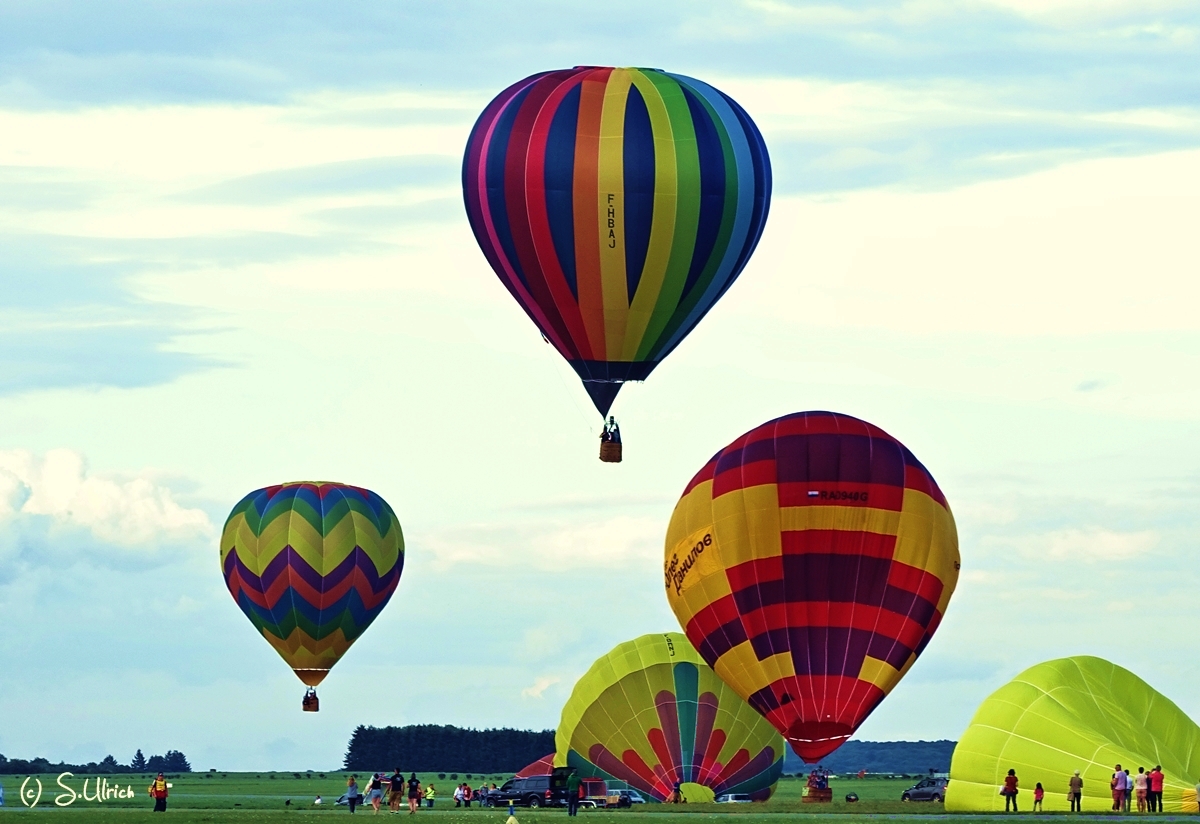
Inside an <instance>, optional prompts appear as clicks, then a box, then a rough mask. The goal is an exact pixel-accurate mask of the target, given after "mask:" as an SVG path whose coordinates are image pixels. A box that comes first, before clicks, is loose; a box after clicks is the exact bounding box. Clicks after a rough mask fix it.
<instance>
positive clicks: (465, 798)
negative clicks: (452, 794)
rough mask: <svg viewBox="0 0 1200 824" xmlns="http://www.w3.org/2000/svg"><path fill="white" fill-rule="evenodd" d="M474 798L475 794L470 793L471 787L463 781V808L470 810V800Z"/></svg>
mask: <svg viewBox="0 0 1200 824" xmlns="http://www.w3.org/2000/svg"><path fill="white" fill-rule="evenodd" d="M474 796H475V793H473V792H471V785H470V784H468V783H467V782H465V781H464V782H463V806H464V807H466V808H467V809H470V808H471V799H472V798H473V797H474Z"/></svg>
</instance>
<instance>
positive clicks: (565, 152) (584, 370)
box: [463, 66, 771, 416]
mask: <svg viewBox="0 0 1200 824" xmlns="http://www.w3.org/2000/svg"><path fill="white" fill-rule="evenodd" d="M463 197H464V200H465V201H466V209H467V217H468V218H469V220H470V223H471V228H472V229H473V230H474V232H475V239H476V240H477V241H478V242H479V246H480V247H481V248H482V250H483V253H484V256H485V257H486V258H487V260H488V263H490V264H491V266H492V269H494V270H495V272H496V274H497V275H498V276H499V278H500V280H501V282H502V283H504V285H505V286H506V287H507V288H508V291H509V292H510V293H511V294H512V296H513V297H514V298H516V300H517V302H518V303H519V304H520V305H521V308H523V309H524V310H525V313H526V314H527V315H529V318H530V319H531V320H532V321H533V322H534V323H535V324H536V325H537V327H538V328H539V329H540V330H541V332H542V335H543V336H544V337H545V338H546V340H548V341H549V342H550V343H551V344H553V345H554V347H555V348H556V349H557V350H558V351H559V353H560V354H561V355H562V356H563V357H564V358H566V359H567V361H568V362H569V363H570V364H571V366H572V367H573V368H574V369H575V371H576V372H577V373H578V374H579V377H580V378H581V379H582V380H583V385H584V387H585V388H586V389H587V392H588V394H589V395H590V396H591V398H592V401H593V402H594V403H595V405H596V409H597V410H598V411H599V412H600V414H601V415H602V416H604V415H607V414H608V412H609V408H610V407H611V406H612V403H613V400H614V399H615V398H616V396H617V392H618V391H619V390H620V389H621V385H622V384H623V383H624V382H625V381H641V380H645V379H646V378H647V377H648V376H649V374H650V372H651V371H653V369H654V367H655V366H657V365H658V363H659V362H660V361H661V360H662V359H663V358H665V357H666V356H667V355H668V354H669V353H670V352H671V350H673V349H674V348H675V347H676V346H678V345H679V342H680V341H681V340H683V338H684V337H685V336H686V335H687V334H688V332H690V331H691V330H692V328H693V327H694V326H695V325H696V324H697V323H699V322H700V319H701V318H702V317H704V315H705V313H706V312H708V310H709V309H711V308H712V306H713V304H714V303H716V302H717V300H718V299H719V298H720V297H721V295H723V294H724V293H725V290H727V289H728V288H729V287H730V285H731V284H732V283H733V281H734V280H735V279H736V278H737V276H738V274H740V273H741V271H742V269H743V268H744V267H745V265H746V262H747V261H748V260H749V258H750V255H751V253H752V252H753V251H754V247H755V245H756V244H757V243H758V239H759V236H760V235H761V234H762V230H763V225H764V224H765V223H766V219H767V209H768V206H769V204H770V199H771V164H770V161H769V159H768V157H767V148H766V145H765V144H764V143H763V139H762V136H761V135H760V134H759V132H758V128H757V127H756V126H755V125H754V122H753V121H752V120H751V119H750V117H749V115H747V114H746V112H745V111H744V110H743V109H742V108H741V107H740V106H739V105H738V104H737V103H735V102H734V101H733V100H732V99H731V98H730V97H728V96H727V95H725V94H724V93H722V92H720V91H718V90H717V89H714V88H713V87H712V86H709V85H707V84H706V83H702V82H700V81H699V80H694V79H692V78H690V77H684V76H682V75H677V74H669V73H667V72H664V71H661V70H658V69H614V68H601V67H595V66H577V67H576V68H574V69H564V70H561V71H551V72H543V73H541V74H535V75H533V76H531V77H527V78H525V79H524V80H522V81H520V82H519V83H515V84H513V85H512V86H509V87H508V88H507V89H505V90H504V91H503V92H501V93H500V95H499V96H497V97H496V98H495V99H494V100H493V101H492V102H491V103H490V104H489V105H488V106H487V108H486V109H484V111H483V114H481V115H480V116H479V120H478V121H476V123H475V128H474V129H473V130H472V132H471V137H470V139H469V140H468V142H467V148H466V153H465V155H464V157H463Z"/></svg>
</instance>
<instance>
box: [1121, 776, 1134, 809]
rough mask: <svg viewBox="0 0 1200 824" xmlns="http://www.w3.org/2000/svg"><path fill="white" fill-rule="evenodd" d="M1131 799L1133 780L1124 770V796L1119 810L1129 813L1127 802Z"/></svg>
mask: <svg viewBox="0 0 1200 824" xmlns="http://www.w3.org/2000/svg"><path fill="white" fill-rule="evenodd" d="M1132 798H1133V779H1132V778H1131V777H1130V775H1129V770H1125V795H1124V796H1123V797H1122V798H1121V802H1122V805H1121V809H1123V810H1124V811H1125V812H1129V802H1130V801H1131V800H1132Z"/></svg>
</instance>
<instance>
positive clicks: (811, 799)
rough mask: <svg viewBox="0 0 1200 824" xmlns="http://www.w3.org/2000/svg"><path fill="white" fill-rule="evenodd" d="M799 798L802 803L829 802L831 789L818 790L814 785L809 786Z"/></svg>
mask: <svg viewBox="0 0 1200 824" xmlns="http://www.w3.org/2000/svg"><path fill="white" fill-rule="evenodd" d="M800 800H801V802H802V803H804V804H829V803H831V802H832V801H833V790H830V789H825V790H818V789H817V788H816V787H809V788H808V789H807V790H806V791H805V793H804V797H803V798H802V799H800Z"/></svg>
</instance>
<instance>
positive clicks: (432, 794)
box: [425, 784, 437, 810]
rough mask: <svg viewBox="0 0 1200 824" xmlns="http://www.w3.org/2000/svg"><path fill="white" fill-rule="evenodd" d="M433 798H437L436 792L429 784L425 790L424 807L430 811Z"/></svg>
mask: <svg viewBox="0 0 1200 824" xmlns="http://www.w3.org/2000/svg"><path fill="white" fill-rule="evenodd" d="M435 798H437V790H435V789H434V788H433V785H432V784H430V785H429V786H428V787H426V788H425V806H426V807H428V808H429V809H431V810H432V809H433V801H434V799H435Z"/></svg>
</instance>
